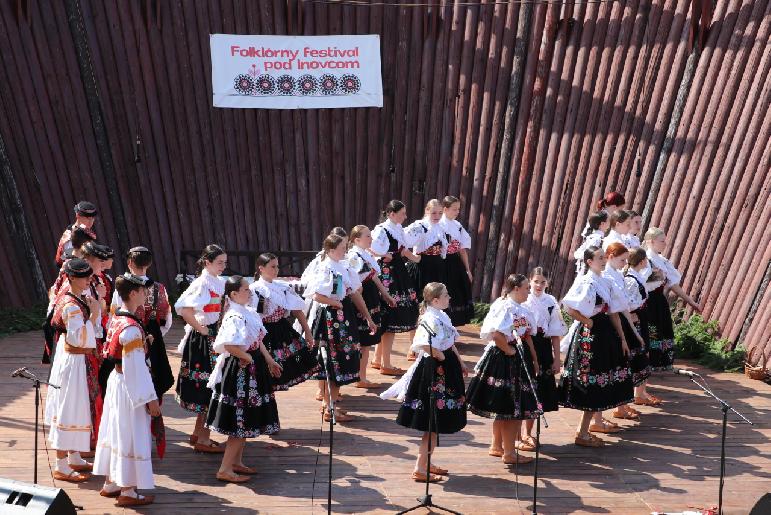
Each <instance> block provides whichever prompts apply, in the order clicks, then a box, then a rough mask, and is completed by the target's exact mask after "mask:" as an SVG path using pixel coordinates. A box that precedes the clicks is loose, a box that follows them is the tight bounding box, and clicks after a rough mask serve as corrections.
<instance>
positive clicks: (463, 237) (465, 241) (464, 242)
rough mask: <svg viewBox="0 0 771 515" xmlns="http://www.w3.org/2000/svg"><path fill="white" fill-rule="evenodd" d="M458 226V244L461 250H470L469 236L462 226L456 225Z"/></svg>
mask: <svg viewBox="0 0 771 515" xmlns="http://www.w3.org/2000/svg"><path fill="white" fill-rule="evenodd" d="M458 226H459V227H458V228H459V229H460V231H459V233H460V234H459V236H460V239H459V240H458V242H460V247H461V248H462V249H470V248H471V235H470V234H469V233H468V231H467V230H466V229H465V228H464V227H463V226H462V225H460V222H459V223H458Z"/></svg>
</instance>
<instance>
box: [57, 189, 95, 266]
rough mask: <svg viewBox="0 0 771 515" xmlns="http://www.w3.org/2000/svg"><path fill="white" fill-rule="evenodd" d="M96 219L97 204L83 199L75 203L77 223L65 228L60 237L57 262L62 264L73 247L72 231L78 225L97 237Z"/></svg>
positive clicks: (93, 236) (93, 237)
mask: <svg viewBox="0 0 771 515" xmlns="http://www.w3.org/2000/svg"><path fill="white" fill-rule="evenodd" d="M95 221H96V206H95V205H93V204H92V203H91V202H88V201H85V200H83V201H81V202H78V203H77V204H76V205H75V223H74V224H72V225H70V226H69V227H67V228H66V229H65V230H64V233H63V234H62V237H61V238H60V239H59V245H58V246H57V247H56V257H55V259H56V264H57V265H59V266H62V265H63V264H64V260H65V254H66V253H67V252H68V251H70V250H71V249H72V242H71V240H72V231H73V230H75V229H77V228H78V227H80V228H82V229H84V230H85V231H86V232H87V233H89V235H90V236H91V237H92V239H94V240H95V239H96V233H95V232H94V229H93V227H94V222H95Z"/></svg>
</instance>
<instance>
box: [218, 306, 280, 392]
mask: <svg viewBox="0 0 771 515" xmlns="http://www.w3.org/2000/svg"><path fill="white" fill-rule="evenodd" d="M265 334H267V331H266V330H265V326H264V325H262V318H260V315H259V313H257V312H256V311H255V310H254V309H252V308H251V307H250V306H242V305H241V304H238V303H237V302H229V303H228V310H227V311H226V312H225V315H224V316H223V317H222V324H220V328H219V330H218V331H217V338H216V339H215V340H214V345H213V346H212V349H213V350H214V352H216V353H217V354H218V355H217V361H216V363H215V364H214V370H212V373H211V375H210V376H209V382H208V383H207V384H206V386H208V387H209V388H214V386H215V385H216V384H217V383H219V382H220V381H222V369H223V368H224V367H225V359H226V358H227V357H228V356H230V353H229V352H228V351H227V350H226V349H225V345H232V346H233V347H242V348H243V349H244V350H246V349H248V348H249V347H251V345H252V344H253V343H254V342H256V341H258V340H262V339H263V338H264V337H265Z"/></svg>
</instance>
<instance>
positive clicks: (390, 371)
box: [380, 367, 406, 376]
mask: <svg viewBox="0 0 771 515" xmlns="http://www.w3.org/2000/svg"><path fill="white" fill-rule="evenodd" d="M405 372H406V370H403V369H401V368H399V367H390V368H386V367H381V368H380V373H381V374H383V375H384V376H400V375H403V374H404V373H405Z"/></svg>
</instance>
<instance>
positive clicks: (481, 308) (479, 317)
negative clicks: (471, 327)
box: [471, 302, 490, 325]
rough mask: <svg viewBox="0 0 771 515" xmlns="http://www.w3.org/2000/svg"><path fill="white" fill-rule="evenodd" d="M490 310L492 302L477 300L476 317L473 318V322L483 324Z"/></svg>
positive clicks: (475, 306)
mask: <svg viewBox="0 0 771 515" xmlns="http://www.w3.org/2000/svg"><path fill="white" fill-rule="evenodd" d="M488 311H490V304H487V303H486V302H475V303H474V317H473V318H472V319H471V323H472V324H476V325H482V322H484V320H485V317H486V316H487V312H488Z"/></svg>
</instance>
